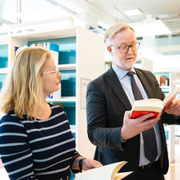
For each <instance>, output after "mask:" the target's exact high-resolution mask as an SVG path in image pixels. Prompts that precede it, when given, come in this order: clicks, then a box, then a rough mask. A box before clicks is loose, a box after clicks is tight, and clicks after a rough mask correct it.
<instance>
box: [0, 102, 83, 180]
mask: <svg viewBox="0 0 180 180" xmlns="http://www.w3.org/2000/svg"><path fill="white" fill-rule="evenodd" d="M49 105H50V107H51V111H52V113H51V116H50V117H49V118H48V119H47V120H38V119H37V120H27V116H26V115H24V118H23V119H20V118H18V117H17V116H16V115H15V114H14V112H10V113H8V114H7V115H5V116H4V117H3V118H2V119H1V121H0V156H1V159H2V161H3V164H4V167H5V169H6V171H7V172H8V175H9V177H10V179H11V180H15V179H16V180H27V179H30V180H37V179H38V180H60V179H61V178H62V179H68V177H69V176H70V164H71V162H72V160H74V159H75V158H76V157H78V156H80V155H79V153H78V152H77V151H76V150H75V140H74V137H73V135H72V133H71V130H70V126H69V122H68V120H67V116H66V113H65V112H64V111H63V109H62V108H61V107H59V106H55V105H52V104H49Z"/></svg>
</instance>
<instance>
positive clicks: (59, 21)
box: [0, 16, 74, 32]
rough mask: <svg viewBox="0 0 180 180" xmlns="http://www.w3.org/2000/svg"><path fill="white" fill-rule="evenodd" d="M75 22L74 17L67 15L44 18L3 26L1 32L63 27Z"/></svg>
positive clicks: (0, 28)
mask: <svg viewBox="0 0 180 180" xmlns="http://www.w3.org/2000/svg"><path fill="white" fill-rule="evenodd" d="M73 22H74V19H73V18H72V17H69V16H66V17H61V18H54V19H48V20H42V21H35V22H28V23H20V24H14V25H8V26H2V27H0V32H11V31H18V30H27V29H33V28H41V27H44V29H48V28H51V29H53V28H62V27H69V26H72V25H73Z"/></svg>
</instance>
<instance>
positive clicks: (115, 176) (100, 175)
mask: <svg viewBox="0 0 180 180" xmlns="http://www.w3.org/2000/svg"><path fill="white" fill-rule="evenodd" d="M126 163H127V162H126V161H121V162H117V163H112V164H108V165H105V166H102V167H99V168H94V169H90V170H87V171H83V172H82V173H79V174H78V175H77V177H76V178H75V180H120V179H123V178H124V177H126V176H128V175H129V174H131V173H132V172H122V173H118V171H119V170H120V169H121V168H122V167H123V166H124V165H125V164H126Z"/></svg>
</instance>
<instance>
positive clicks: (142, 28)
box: [129, 20, 172, 37]
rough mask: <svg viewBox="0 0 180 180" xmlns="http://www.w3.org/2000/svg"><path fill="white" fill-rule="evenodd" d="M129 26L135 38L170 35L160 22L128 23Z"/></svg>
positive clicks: (168, 30)
mask: <svg viewBox="0 0 180 180" xmlns="http://www.w3.org/2000/svg"><path fill="white" fill-rule="evenodd" d="M129 25H130V26H131V27H132V28H133V29H134V30H135V34H136V37H143V36H155V35H162V34H171V33H172V32H171V31H170V29H169V28H168V27H167V26H166V25H165V24H164V23H163V22H162V21H161V20H153V21H143V22H139V23H130V24H129Z"/></svg>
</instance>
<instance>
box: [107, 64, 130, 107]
mask: <svg viewBox="0 0 180 180" xmlns="http://www.w3.org/2000/svg"><path fill="white" fill-rule="evenodd" d="M105 80H106V81H107V83H108V84H109V85H110V86H111V88H112V89H113V91H114V93H115V94H116V95H117V97H118V98H119V99H120V100H121V102H122V103H123V104H124V106H125V107H126V109H127V110H131V108H132V107H131V104H130V102H129V99H128V97H127V96H126V93H125V92H124V89H123V87H122V85H121V83H120V82H119V80H118V78H117V76H116V74H115V72H114V70H113V69H112V66H111V68H110V69H109V71H108V72H107V73H106V76H105Z"/></svg>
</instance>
